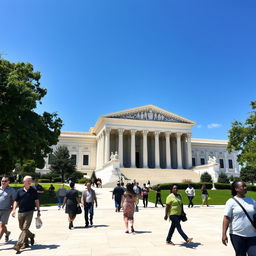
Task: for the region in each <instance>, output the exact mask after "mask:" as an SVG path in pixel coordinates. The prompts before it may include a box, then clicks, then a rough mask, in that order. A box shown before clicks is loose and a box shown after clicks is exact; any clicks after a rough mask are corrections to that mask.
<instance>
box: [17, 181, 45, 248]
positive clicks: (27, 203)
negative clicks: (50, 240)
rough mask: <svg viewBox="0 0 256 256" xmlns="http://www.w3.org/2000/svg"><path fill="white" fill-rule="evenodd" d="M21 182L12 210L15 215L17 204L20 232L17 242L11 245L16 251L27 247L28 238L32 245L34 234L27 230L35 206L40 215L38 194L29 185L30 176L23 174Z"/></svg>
mask: <svg viewBox="0 0 256 256" xmlns="http://www.w3.org/2000/svg"><path fill="white" fill-rule="evenodd" d="M23 183H24V187H23V188H20V189H18V191H17V194H16V198H15V201H14V206H13V210H12V216H13V217H15V215H16V208H17V207H18V206H19V212H18V221H19V227H20V230H21V234H20V236H19V239H18V242H17V243H16V245H15V246H14V247H13V249H14V250H16V251H20V249H25V248H27V247H29V245H28V238H29V239H30V244H31V245H34V243H35V240H34V239H35V234H33V233H31V232H30V231H29V227H30V225H31V222H32V218H33V213H34V210H35V206H36V208H37V216H38V217H39V216H40V207H39V200H38V194H37V191H36V190H35V189H34V188H33V187H31V183H32V177H31V176H25V177H24V179H23Z"/></svg>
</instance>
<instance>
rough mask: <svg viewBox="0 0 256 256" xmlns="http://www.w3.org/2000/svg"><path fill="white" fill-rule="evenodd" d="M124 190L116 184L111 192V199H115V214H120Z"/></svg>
mask: <svg viewBox="0 0 256 256" xmlns="http://www.w3.org/2000/svg"><path fill="white" fill-rule="evenodd" d="M123 194H124V190H123V188H122V187H121V185H120V183H119V182H118V183H117V185H116V187H115V188H114V190H113V194H112V199H115V208H116V212H120V209H121V203H122V197H123Z"/></svg>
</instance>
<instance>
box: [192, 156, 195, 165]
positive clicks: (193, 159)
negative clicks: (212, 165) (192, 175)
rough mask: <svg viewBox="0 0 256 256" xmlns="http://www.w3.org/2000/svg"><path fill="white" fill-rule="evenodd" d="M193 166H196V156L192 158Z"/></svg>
mask: <svg viewBox="0 0 256 256" xmlns="http://www.w3.org/2000/svg"><path fill="white" fill-rule="evenodd" d="M192 166H196V159H195V158H194V157H193V158H192Z"/></svg>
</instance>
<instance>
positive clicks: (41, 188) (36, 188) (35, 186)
mask: <svg viewBox="0 0 256 256" xmlns="http://www.w3.org/2000/svg"><path fill="white" fill-rule="evenodd" d="M33 187H34V189H35V190H36V191H37V193H38V194H39V196H40V194H43V193H44V188H43V187H42V186H41V185H40V184H39V183H38V180H37V179H35V180H34V186H33Z"/></svg>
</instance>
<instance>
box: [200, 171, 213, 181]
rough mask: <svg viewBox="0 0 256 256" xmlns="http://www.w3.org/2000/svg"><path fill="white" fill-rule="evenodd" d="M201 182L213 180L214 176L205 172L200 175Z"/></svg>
mask: <svg viewBox="0 0 256 256" xmlns="http://www.w3.org/2000/svg"><path fill="white" fill-rule="evenodd" d="M200 180H201V182H212V176H211V175H210V174H209V173H208V172H204V173H203V174H202V175H201V177H200Z"/></svg>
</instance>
